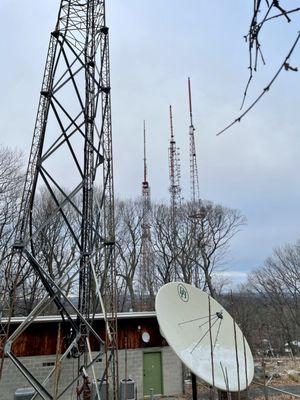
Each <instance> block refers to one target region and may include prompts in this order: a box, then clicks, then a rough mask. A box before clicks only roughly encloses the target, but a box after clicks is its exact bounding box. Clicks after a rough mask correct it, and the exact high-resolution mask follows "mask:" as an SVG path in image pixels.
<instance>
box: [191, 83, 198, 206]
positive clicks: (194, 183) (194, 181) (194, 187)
mask: <svg viewBox="0 0 300 400" xmlns="http://www.w3.org/2000/svg"><path fill="white" fill-rule="evenodd" d="M188 92H189V113H190V126H189V138H190V185H191V201H192V203H193V204H195V202H196V201H199V199H200V191H199V178H198V167H197V157H196V145H195V135H194V133H195V127H194V124H193V110H192V91H191V80H190V78H188Z"/></svg>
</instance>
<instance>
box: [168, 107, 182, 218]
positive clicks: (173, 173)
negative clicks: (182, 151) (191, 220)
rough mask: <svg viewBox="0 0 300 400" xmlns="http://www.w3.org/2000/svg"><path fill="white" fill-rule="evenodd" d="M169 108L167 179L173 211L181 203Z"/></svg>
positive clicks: (177, 165)
mask: <svg viewBox="0 0 300 400" xmlns="http://www.w3.org/2000/svg"><path fill="white" fill-rule="evenodd" d="M169 110H170V114H169V115H170V133H171V135H170V145H169V180H170V187H169V192H170V200H171V208H172V210H174V212H175V211H176V210H177V208H178V206H179V205H180V204H181V187H180V159H179V149H178V147H176V141H175V136H174V128H173V114H172V106H170V108H169Z"/></svg>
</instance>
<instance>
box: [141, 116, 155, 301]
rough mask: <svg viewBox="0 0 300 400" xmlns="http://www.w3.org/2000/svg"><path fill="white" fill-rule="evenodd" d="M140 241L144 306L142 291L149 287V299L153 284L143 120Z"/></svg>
mask: <svg viewBox="0 0 300 400" xmlns="http://www.w3.org/2000/svg"><path fill="white" fill-rule="evenodd" d="M142 207H143V219H142V243H141V264H140V265H141V268H140V285H141V295H142V299H141V300H142V306H144V303H145V299H144V296H143V293H144V291H145V289H146V288H148V289H149V295H150V297H151V298H150V300H153V299H152V296H151V294H152V293H151V291H152V287H153V285H152V284H151V283H152V280H153V276H152V272H151V271H152V270H151V262H150V258H151V231H150V228H151V225H150V212H151V199H150V185H149V182H148V180H147V156H146V125H145V121H144V180H143V182H142Z"/></svg>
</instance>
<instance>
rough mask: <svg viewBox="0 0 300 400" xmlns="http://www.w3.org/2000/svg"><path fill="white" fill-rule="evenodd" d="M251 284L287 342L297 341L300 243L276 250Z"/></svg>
mask: <svg viewBox="0 0 300 400" xmlns="http://www.w3.org/2000/svg"><path fill="white" fill-rule="evenodd" d="M249 283H250V285H251V287H252V288H253V290H254V291H255V292H256V293H258V294H259V295H260V296H261V297H262V298H263V299H264V301H265V304H267V305H268V307H269V309H270V310H271V311H272V313H273V316H274V318H275V319H276V320H277V321H278V322H279V323H280V325H281V327H282V330H283V332H284V335H285V339H286V340H287V341H288V342H289V343H291V342H292V341H293V340H295V337H296V335H298V334H299V333H300V322H299V321H300V319H299V317H300V242H299V241H298V242H297V243H296V244H295V245H286V246H283V247H281V248H277V249H275V250H274V251H273V254H272V256H270V257H269V258H267V260H266V261H265V263H264V265H263V267H262V268H259V269H256V270H255V271H253V272H252V273H251V274H250V276H249Z"/></svg>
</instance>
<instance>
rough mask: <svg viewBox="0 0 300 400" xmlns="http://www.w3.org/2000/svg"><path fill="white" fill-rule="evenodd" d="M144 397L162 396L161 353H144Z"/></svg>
mask: <svg viewBox="0 0 300 400" xmlns="http://www.w3.org/2000/svg"><path fill="white" fill-rule="evenodd" d="M143 366H144V396H149V395H150V394H151V392H152V389H153V394H163V385H162V366H161V352H160V351H158V352H155V353H144V360H143Z"/></svg>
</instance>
